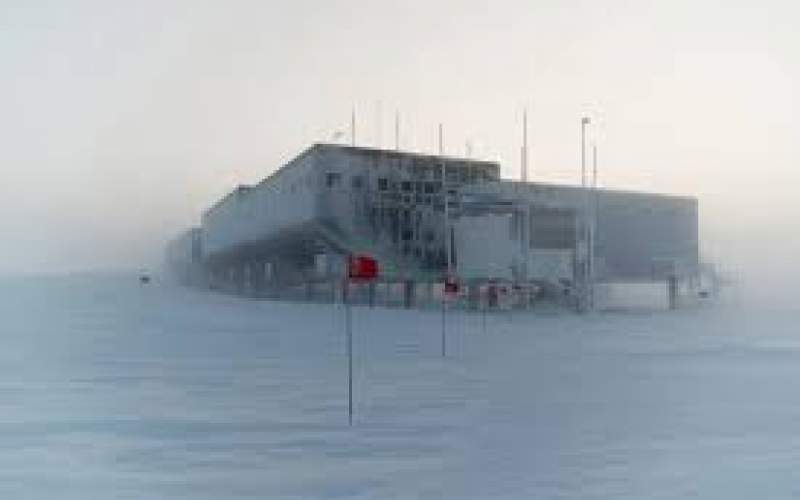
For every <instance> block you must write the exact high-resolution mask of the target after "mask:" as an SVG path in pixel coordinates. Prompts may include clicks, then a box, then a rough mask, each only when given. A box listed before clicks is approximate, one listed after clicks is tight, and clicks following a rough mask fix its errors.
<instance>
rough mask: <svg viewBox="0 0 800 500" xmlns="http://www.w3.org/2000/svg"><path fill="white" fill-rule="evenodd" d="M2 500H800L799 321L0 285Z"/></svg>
mask: <svg viewBox="0 0 800 500" xmlns="http://www.w3.org/2000/svg"><path fill="white" fill-rule="evenodd" d="M0 315H2V316H0V317H2V318H3V320H2V325H3V328H2V332H1V333H2V337H0V338H2V349H0V498H14V499H28V498H31V499H33V498H37V499H38V498H60V499H73V498H74V499H86V498H104V499H111V498H131V499H134V498H135V499H141V498H148V499H153V498H187V499H189V498H191V499H221V498H298V499H299V498H382V499H387V498H403V499H405V498H431V499H433V498H437V499H438V498H574V499H587V498H615V499H620V498H630V499H643V498H650V499H661V498H691V497H695V498H724V499H735V498H741V499H752V498H792V497H796V496H798V495H800V481H798V478H800V475H799V474H798V471H800V393H798V391H797V390H796V388H795V386H796V380H797V379H798V378H800V334H799V333H798V329H797V319H798V317H800V314H798V311H796V310H791V309H787V308H784V309H781V310H766V309H758V310H756V309H751V310H744V309H742V308H741V307H738V306H736V307H734V306H724V305H722V306H718V307H716V308H708V307H706V308H699V309H692V310H682V311H678V312H675V313H668V312H664V313H653V314H597V315H588V316H583V317H579V316H573V315H569V314H566V315H557V314H552V313H550V314H546V313H539V314H521V313H513V314H510V315H507V314H506V315H490V316H489V317H488V318H487V329H486V331H484V330H483V324H482V318H481V316H480V315H479V314H467V313H453V314H451V315H450V316H449V324H448V333H449V334H448V348H449V356H448V357H447V359H442V358H441V357H440V356H439V345H440V344H439V342H440V338H439V328H440V326H439V325H440V315H439V312H438V311H403V310H387V309H369V308H361V307H359V308H355V309H354V314H353V316H354V334H355V341H356V347H355V349H356V365H355V366H356V376H357V378H356V417H355V425H354V426H353V427H352V428H349V427H348V426H347V414H346V404H347V400H346V379H345V376H346V359H345V356H344V355H345V344H344V331H343V327H344V314H343V311H342V309H341V308H340V307H338V306H332V305H314V304H291V303H278V302H265V301H250V300H242V299H237V298H232V297H226V296H222V295H215V294H210V293H205V292H199V291H193V290H187V289H179V288H172V287H168V286H166V285H162V284H160V283H154V284H152V285H149V286H141V285H139V283H138V282H137V281H136V279H135V277H130V276H121V275H120V276H93V275H85V276H74V277H68V278H4V279H2V281H0Z"/></svg>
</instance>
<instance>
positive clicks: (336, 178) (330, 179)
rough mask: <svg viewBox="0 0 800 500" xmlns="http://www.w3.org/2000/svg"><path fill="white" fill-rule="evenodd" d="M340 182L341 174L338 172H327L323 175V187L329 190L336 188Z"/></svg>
mask: <svg viewBox="0 0 800 500" xmlns="http://www.w3.org/2000/svg"><path fill="white" fill-rule="evenodd" d="M341 182H342V174H340V173H338V172H328V173H327V174H326V175H325V185H326V186H328V187H329V188H332V187H338V186H339V184H341Z"/></svg>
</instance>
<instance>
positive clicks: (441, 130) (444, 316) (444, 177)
mask: <svg viewBox="0 0 800 500" xmlns="http://www.w3.org/2000/svg"><path fill="white" fill-rule="evenodd" d="M439 160H440V161H441V162H442V200H443V201H444V207H443V209H444V217H443V219H444V249H445V250H444V251H445V253H446V256H445V257H446V262H447V272H446V273H445V279H444V281H443V284H442V357H445V356H446V355H447V300H446V296H447V293H446V292H445V286H446V283H447V282H448V281H449V279H450V273H451V267H452V261H451V255H450V254H451V253H452V252H451V250H450V220H449V209H448V207H447V205H448V197H449V193H448V188H447V166H446V164H445V161H444V127H443V126H442V124H441V123H440V124H439Z"/></svg>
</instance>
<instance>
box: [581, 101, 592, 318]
mask: <svg viewBox="0 0 800 500" xmlns="http://www.w3.org/2000/svg"><path fill="white" fill-rule="evenodd" d="M589 123H591V120H590V119H589V117H588V116H584V117H582V118H581V188H582V189H583V217H582V218H583V231H581V233H582V238H581V239H582V240H583V241H582V243H583V245H584V249H583V251H582V252H581V254H582V255H581V257H582V259H581V260H582V262H581V274H582V276H581V294H580V301H581V304H580V307H579V309H580V310H581V311H583V310H585V309H586V306H587V302H588V294H589V252H590V250H589V245H590V243H589V232H590V229H589V220H588V219H589V196H588V191H587V188H588V185H587V176H586V126H587V125H589Z"/></svg>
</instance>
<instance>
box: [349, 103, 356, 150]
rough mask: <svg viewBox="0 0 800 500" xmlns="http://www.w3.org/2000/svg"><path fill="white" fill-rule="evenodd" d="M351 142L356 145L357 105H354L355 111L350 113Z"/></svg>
mask: <svg viewBox="0 0 800 500" xmlns="http://www.w3.org/2000/svg"><path fill="white" fill-rule="evenodd" d="M350 144H351V145H352V146H355V145H356V107H355V106H353V111H352V113H351V114H350Z"/></svg>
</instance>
